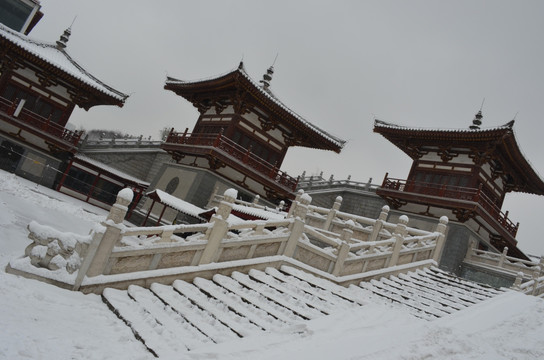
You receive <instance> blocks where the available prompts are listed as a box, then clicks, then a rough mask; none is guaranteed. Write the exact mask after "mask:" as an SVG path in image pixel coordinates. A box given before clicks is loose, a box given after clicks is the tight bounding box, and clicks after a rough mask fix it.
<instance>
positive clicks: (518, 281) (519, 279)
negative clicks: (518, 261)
mask: <svg viewBox="0 0 544 360" xmlns="http://www.w3.org/2000/svg"><path fill="white" fill-rule="evenodd" d="M523 275H524V274H523V272H522V271H520V272H518V275H517V276H516V280H515V281H514V285H512V288H513V289H514V290H516V291H521V282H522V281H523Z"/></svg>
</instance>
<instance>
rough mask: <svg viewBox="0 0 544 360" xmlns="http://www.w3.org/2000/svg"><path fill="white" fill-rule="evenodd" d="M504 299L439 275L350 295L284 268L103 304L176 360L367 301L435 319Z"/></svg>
mask: <svg viewBox="0 0 544 360" xmlns="http://www.w3.org/2000/svg"><path fill="white" fill-rule="evenodd" d="M501 292H502V291H501V290H495V289H492V288H488V287H484V286H481V285H478V284H475V283H471V282H469V281H466V280H462V279H459V278H457V277H454V276H452V275H449V274H447V273H445V272H443V271H441V270H439V269H437V268H430V269H425V270H418V271H416V272H412V273H408V274H400V275H398V276H396V277H394V276H391V277H389V278H382V279H381V280H379V281H377V280H372V281H370V282H363V283H361V284H360V285H359V286H354V285H351V286H350V287H349V288H344V287H342V286H339V285H336V284H334V283H332V282H330V281H328V280H324V279H321V278H317V277H315V276H313V275H310V274H308V273H306V272H303V271H301V270H297V269H295V268H293V267H289V266H283V267H281V269H280V270H277V269H274V268H267V269H266V270H265V271H258V270H251V271H250V272H249V273H248V274H242V273H239V272H234V273H233V274H232V275H231V276H230V277H228V276H224V275H219V274H217V275H215V276H214V277H213V279H212V280H207V279H203V278H195V279H194V280H193V282H192V283H188V282H185V281H181V280H176V281H175V282H174V283H173V284H172V285H171V286H166V285H161V284H158V283H155V284H153V285H152V286H151V287H150V289H145V288H142V287H139V286H135V285H131V286H130V287H129V288H128V290H116V289H106V290H104V292H103V294H102V298H103V300H104V302H105V303H106V304H107V305H108V307H109V308H110V309H111V310H112V311H113V312H114V313H115V314H116V315H117V316H118V317H119V318H120V319H122V320H123V321H124V322H125V323H126V324H127V325H128V326H129V327H130V328H131V329H132V331H133V333H134V335H135V336H136V338H138V339H139V340H140V341H142V343H143V344H144V345H145V346H146V347H147V349H148V350H149V351H150V352H151V353H152V354H154V355H155V356H158V357H165V358H172V357H174V356H179V354H180V352H181V353H183V352H186V351H190V350H192V349H195V348H197V347H201V346H203V345H206V344H214V343H222V342H226V341H229V340H232V339H236V338H241V337H246V336H249V335H251V334H256V333H259V332H264V331H271V332H274V331H282V332H285V331H288V332H289V331H291V332H293V333H296V332H298V331H300V326H297V324H301V323H303V322H304V321H306V320H311V319H316V318H319V317H322V316H326V315H328V314H331V313H333V312H335V311H342V310H349V309H353V308H356V307H359V306H364V304H366V303H369V302H376V301H378V302H394V303H397V304H398V305H399V306H403V307H406V308H408V309H409V311H410V312H412V313H413V314H414V315H415V316H418V317H421V318H425V319H429V320H431V319H435V318H437V317H441V316H444V315H447V314H450V313H452V312H454V311H458V310H462V309H463V308H465V307H468V306H470V305H473V304H475V303H478V302H480V301H483V300H485V299H488V298H490V297H493V296H495V295H498V294H500V293H501Z"/></svg>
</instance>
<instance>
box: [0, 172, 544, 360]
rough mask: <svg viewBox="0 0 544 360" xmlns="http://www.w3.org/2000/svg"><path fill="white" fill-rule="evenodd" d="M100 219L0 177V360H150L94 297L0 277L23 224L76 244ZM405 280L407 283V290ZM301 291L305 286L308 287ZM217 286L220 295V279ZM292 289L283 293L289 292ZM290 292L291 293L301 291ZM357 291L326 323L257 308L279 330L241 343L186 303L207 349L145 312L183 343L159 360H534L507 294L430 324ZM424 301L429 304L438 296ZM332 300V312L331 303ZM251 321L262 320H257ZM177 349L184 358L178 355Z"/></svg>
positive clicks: (532, 338)
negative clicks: (64, 235)
mask: <svg viewBox="0 0 544 360" xmlns="http://www.w3.org/2000/svg"><path fill="white" fill-rule="evenodd" d="M105 216H106V212H105V211H103V210H101V209H98V208H95V207H92V206H90V205H88V204H85V203H81V202H79V201H77V200H75V199H72V198H69V197H67V196H64V195H62V194H58V193H56V192H54V191H52V190H49V189H44V188H43V187H40V186H36V184H33V183H30V182H27V181H25V180H23V179H20V178H17V177H15V176H13V175H10V174H7V173H5V172H2V171H0V269H1V270H0V328H1V329H2V332H1V333H0V359H10V360H11V359H151V358H153V356H152V355H151V353H149V352H148V351H147V350H146V349H145V347H144V346H143V345H142V343H141V342H139V341H138V340H137V339H136V338H135V337H134V335H133V333H132V332H131V330H130V328H129V327H127V326H126V325H125V324H124V323H123V322H122V321H121V320H119V318H118V317H117V316H116V315H115V314H114V313H113V312H111V311H110V310H109V309H108V308H107V306H106V305H105V304H104V303H103V302H102V299H101V297H100V296H97V295H83V294H81V293H77V292H71V291H67V290H63V289H60V288H57V287H54V286H51V285H48V284H44V283H41V282H38V281H34V280H29V279H24V278H19V277H17V276H14V275H11V274H6V273H5V272H4V271H3V269H4V268H5V266H6V265H7V263H8V262H9V260H11V259H12V258H15V257H19V256H21V255H22V254H23V252H24V248H25V247H26V245H27V244H29V242H30V241H29V240H28V239H27V231H26V226H27V225H28V223H29V222H30V221H32V220H36V221H38V222H40V223H42V224H46V225H51V226H53V227H55V228H57V229H60V230H63V231H70V232H74V233H78V234H82V235H84V234H87V233H88V231H89V229H90V228H91V226H92V224H94V223H95V222H96V221H99V220H102V219H103V218H104V217H105ZM275 271H276V270H274V271H270V270H268V271H267V272H266V273H267V274H269V275H270V276H274V275H275V276H274V278H276V279H278V278H279V277H280V276H279V275H278V274H274V272H275ZM298 272H299V271H298V270H296V269H292V268H285V269H282V272H281V275H284V276H285V275H296V274H297V273H298ZM416 274H417V275H418V276H419V278H418V282H419V283H421V284H424V279H423V277H424V276H425V274H423V273H421V272H420V273H416ZM218 277H219V276H218ZM219 278H220V277H219ZM415 278H416V277H412V279H411V280H410V281H411V282H415ZM228 279H231V278H230V277H229V278H228ZM390 280H391V281H393V282H395V283H397V282H400V281H401V280H403V281H407V279H406V277H405V276H404V275H403V276H399V277H398V279H390ZM304 281H305V282H308V283H310V282H309V279H304ZM220 282H221V283H222V284H223V285H225V286H224V287H225V288H227V280H225V278H223V280H222V281H221V280H220ZM314 282H315V283H314ZM295 283H296V282H290V283H289V284H285V285H284V286H286V287H290V288H292V284H295ZM236 284H238V285H236ZM298 284H299V285H300V288H304V287H305V285H301V284H300V283H298ZM327 284H328V283H326V282H323V281H322V279H314V280H312V283H311V285H308V286H310V287H312V288H314V286H312V285H320V286H322V287H323V288H325V289H326V287H327V286H328V285H327ZM204 286H205V285H204ZM229 286H231V287H232V289H235V288H237V289H238V290H237V292H236V293H237V294H238V295H239V296H240V297H243V298H244V303H246V302H250V303H252V304H254V303H255V302H261V299H262V297H263V295H261V293H259V292H257V291H249V290H248V289H247V288H245V287H243V286H241V285H240V284H239V283H231V284H229ZM155 287H156V288H161V287H162V289H163V290H164V289H169V291H170V292H171V293H172V294H174V295H176V294H178V295H179V293H177V292H175V291H174V290H173V288H172V287H166V286H159V285H157V286H155ZM314 289H315V288H314ZM359 289H360V291H362V292H363V293H364V294H363V295H362V296H361V295H358V299H363V298H364V299H365V300H364V301H360V300H359V302H360V303H361V304H360V306H354V307H350V306H349V305H346V304H344V305H343V306H344V307H343V308H341V307H342V306H338V307H337V309H336V310H335V311H334V312H333V313H332V314H331V315H323V316H319V317H317V318H315V319H314V320H309V321H305V320H302V318H301V317H298V316H296V315H292V313H289V312H287V311H286V310H285V309H284V308H280V307H278V306H277V305H276V304H272V303H270V304H268V306H267V307H265V306H263V308H262V311H265V312H267V313H269V314H271V315H272V314H273V316H274V317H276V318H277V319H280V318H281V320H277V321H276V323H275V325H276V326H278V325H279V326H278V327H277V328H275V329H271V330H269V331H263V330H257V331H256V332H255V333H252V334H251V335H250V336H247V337H244V338H239V337H238V336H237V335H236V334H235V333H234V332H232V331H231V335H229V336H227V335H223V336H222V335H221V334H222V332H221V331H220V330H221V329H222V328H221V327H219V325H218V322H217V321H216V322H215V323H213V321H214V320H213V319H211V321H212V323H207V322H206V321H205V320H203V319H205V318H201V320H196V319H197V313H196V312H194V311H191V306H193V308H194V307H195V306H194V304H191V303H190V302H188V304H186V306H184V307H183V309H182V310H184V311H186V312H188V314H191V315H190V316H192V317H193V318H194V319H195V322H196V323H199V325H200V327H201V328H202V329H208V330H207V331H212V329H215V331H216V333H215V336H216V338H215V339H211V336H206V335H204V333H205V332H203V331H200V330H198V329H194V327H193V326H192V325H190V324H189V321H185V322H184V321H182V320H179V319H176V318H175V317H172V316H168V315H169V313H168V312H167V313H165V314H166V316H167V317H164V316H162V315H158V313H157V311H160V310H162V309H164V304H163V303H162V302H160V301H159V302H157V301H155V303H154V304H155V305H154V306H155V307H156V308H158V309H153V311H151V310H150V311H149V313H151V314H153V316H155V317H157V318H158V320H159V321H160V322H161V324H163V325H164V326H165V327H168V328H169V329H174V326H175V330H168V331H166V332H164V333H163V334H164V337H165V339H163V340H164V341H166V342H171V339H172V338H171V336H173V335H172V334H175V335H176V336H179V337H183V341H180V344H178V345H176V346H178V350H179V351H180V353H174V354H173V352H172V350H171V348H166V347H165V348H161V349H160V351H161V354H164V356H163V358H167V359H168V358H172V357H171V356H173V358H185V359H199V360H208V359H263V360H266V359H278V358H281V359H302V360H304V359H312V360H316V359H331V358H334V359H340V360H342V359H372V360H382V359H431V358H440V359H446V360H461V359H463V360H464V359H493V360H495V359H505V360H506V359H527V360H529V359H542V358H544V335H543V334H544V301H543V300H542V299H538V298H534V297H530V296H526V295H522V294H519V293H515V292H507V293H504V294H502V295H498V296H495V297H493V298H491V299H487V300H484V301H481V302H479V303H478V304H475V305H472V306H469V307H466V308H463V309H462V310H460V311H455V312H453V313H452V314H449V315H445V316H443V317H441V318H439V319H436V320H433V321H425V320H422V319H419V318H415V317H414V316H413V314H412V312H411V311H412V310H409V309H408V308H406V307H403V306H401V305H399V304H395V303H389V302H388V301H383V298H380V297H378V296H377V295H372V292H371V291H369V290H363V289H361V288H359ZM155 290H157V289H155ZM229 290H230V288H229ZM326 290H329V291H331V293H335V294H336V295H337V296H339V297H340V298H345V297H346V296H348V294H350V293H351V291H352V290H351V289H349V288H348V289H346V288H342V289H338V290H333V289H326ZM148 291H149V290H144V289H142V288H133V289H131V290H129V292H128V293H130V294H131V296H133V297H135V298H140V299H141V298H142V294H141V292H144V293H145V292H148ZM157 291H158V290H157ZM412 292H414V293H417V292H416V291H412ZM427 293H428V294H434V295H436V296H437V297H438V296H439V295H438V294H440V293H439V292H434V293H433V292H431V291H428V292H427ZM313 296H315V297H317V298H320V299H323V297H324V296H325V295H324V293H323V292H322V291H315V292H314V294H313ZM458 298H461V297H460V296H458ZM380 299H381V300H380ZM331 300H332V297H331ZM334 300H335V301H337V302H338V303H340V302H341V301H339V300H338V299H337V298H336V297H334ZM131 301H133V300H131ZM442 301H443V302H444V304H449V303H448V302H447V301H444V300H443V299H442ZM146 306H147V305H146ZM460 308H461V307H460ZM148 309H150V308H149V307H148ZM172 313H173V312H172ZM172 313H170V315H171V314H172ZM252 313H253V316H256V317H258V318H259V319H264V318H263V317H262V315H263V314H262V312H258V311H252ZM208 316H209V315H208ZM208 320H210V319H209V318H208ZM255 322H257V319H255ZM283 324H285V325H283ZM287 324H290V325H287ZM261 325H262V324H260V325H259V326H261ZM170 326H172V328H170ZM222 326H224V325H222ZM169 339H170V340H169ZM214 341H215V343H214ZM182 344H183V346H181V345H182ZM185 347H187V348H192V349H193V350H191V351H189V352H185V350H184V348H185ZM178 355H179V356H178Z"/></svg>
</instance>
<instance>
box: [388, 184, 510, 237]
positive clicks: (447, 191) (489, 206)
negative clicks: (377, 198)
mask: <svg viewBox="0 0 544 360" xmlns="http://www.w3.org/2000/svg"><path fill="white" fill-rule="evenodd" d="M382 188H383V189H390V190H397V191H403V192H411V193H417V194H423V195H430V196H438V197H444V198H449V199H457V200H466V201H472V202H475V203H477V204H479V205H480V206H481V207H482V208H483V209H484V210H485V211H487V213H488V214H489V215H491V216H492V217H493V218H494V219H495V220H496V221H497V222H498V223H499V224H500V225H501V226H502V227H503V228H504V229H505V230H506V231H508V232H509V233H510V234H512V236H514V237H515V236H516V233H517V231H518V227H519V223H517V224H514V222H513V221H511V220H510V219H509V218H508V211H507V212H506V213H503V212H502V211H501V209H500V208H499V207H498V206H497V205H495V204H494V202H493V201H491V199H489V197H488V196H487V195H485V194H484V193H483V192H482V191H481V189H476V188H467V187H462V186H451V185H446V184H434V183H427V182H422V181H414V180H404V179H394V178H390V177H387V176H386V177H385V178H384V180H383V184H382Z"/></svg>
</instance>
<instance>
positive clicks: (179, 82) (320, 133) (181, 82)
mask: <svg viewBox="0 0 544 360" xmlns="http://www.w3.org/2000/svg"><path fill="white" fill-rule="evenodd" d="M236 73H238V74H240V75H242V76H243V77H244V78H245V79H246V80H247V81H248V82H249V83H250V84H251V85H252V87H253V88H254V89H256V90H257V91H258V93H259V94H260V95H262V96H264V97H266V98H267V99H268V100H270V101H271V102H272V103H273V104H275V105H276V106H278V107H279V108H281V109H282V110H283V111H285V112H286V113H287V114H289V115H290V116H291V117H293V118H294V119H295V120H297V121H298V122H299V123H300V124H302V125H303V126H304V127H305V128H307V129H308V130H310V131H312V132H314V133H315V134H316V135H318V136H320V137H322V138H325V139H326V140H327V141H329V142H331V143H332V144H334V145H335V146H336V147H338V149H342V148H343V147H344V145H345V143H346V141H345V140H342V139H340V138H339V137H336V136H334V135H332V134H330V133H328V132H327V131H325V130H323V129H320V128H319V127H317V126H315V125H314V124H312V123H311V122H309V121H308V120H306V119H305V118H303V117H302V116H300V115H299V114H297V113H296V112H294V111H293V110H291V109H290V108H289V107H288V106H287V105H285V104H284V103H283V102H282V101H281V100H279V99H278V98H277V97H276V95H274V93H272V91H271V90H270V88H269V87H268V88H264V87H263V86H261V85H259V84H258V83H257V82H256V81H255V80H253V79H252V78H251V77H250V76H249V74H248V73H247V72H246V70H245V68H244V66H243V63H240V66H238V67H237V68H236V69H234V70H232V71H230V72H228V73H226V74H222V75H219V76H215V77H212V78H208V79H200V80H195V81H184V80H178V79H174V78H171V77H168V78H167V80H166V85H193V84H201V83H205V82H208V81H212V80H216V79H220V78H223V77H228V76H231V75H233V74H236ZM338 151H339V150H338Z"/></svg>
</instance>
